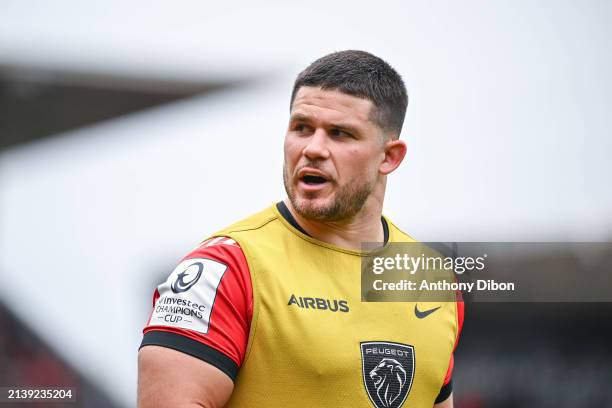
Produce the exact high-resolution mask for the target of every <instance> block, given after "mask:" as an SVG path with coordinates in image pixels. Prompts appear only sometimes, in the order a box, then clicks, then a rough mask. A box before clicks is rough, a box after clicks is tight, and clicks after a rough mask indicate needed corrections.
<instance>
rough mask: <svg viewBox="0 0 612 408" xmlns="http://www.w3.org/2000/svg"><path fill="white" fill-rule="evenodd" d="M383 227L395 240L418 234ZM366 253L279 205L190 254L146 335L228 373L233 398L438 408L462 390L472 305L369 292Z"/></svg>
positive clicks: (256, 403)
mask: <svg viewBox="0 0 612 408" xmlns="http://www.w3.org/2000/svg"><path fill="white" fill-rule="evenodd" d="M383 225H384V226H385V230H386V236H387V237H388V241H389V242H412V241H414V240H413V239H412V238H411V237H410V236H408V235H406V234H404V233H403V232H401V231H400V230H399V229H398V228H397V227H395V226H394V225H393V224H392V223H390V222H388V221H386V220H384V219H383ZM363 256H365V254H364V253H362V252H360V251H352V250H347V249H342V248H338V247H335V246H333V245H330V244H327V243H324V242H321V241H318V240H316V239H314V238H312V237H310V236H308V235H307V234H306V233H305V232H304V231H303V230H301V228H299V226H298V225H297V223H295V220H293V219H292V217H291V216H290V214H289V213H288V211H286V207H283V205H282V204H281V203H279V205H277V206H272V207H270V208H268V209H266V210H264V211H262V212H260V213H258V214H256V215H254V216H252V217H249V218H247V219H246V220H243V221H241V222H239V223H236V224H234V225H232V226H230V227H229V228H226V229H224V230H222V231H219V232H218V233H217V234H215V235H214V236H213V237H212V238H211V239H209V240H207V241H205V242H204V243H203V244H202V245H201V246H200V247H198V248H197V249H196V250H195V251H193V252H192V253H191V254H189V255H188V256H187V257H185V259H184V260H183V261H182V262H181V263H180V264H179V266H178V267H177V268H176V269H175V270H174V272H172V274H171V275H170V277H169V278H168V280H167V281H166V282H164V283H163V284H162V285H160V286H159V287H158V289H157V290H156V292H155V297H154V306H153V311H152V313H151V317H150V319H149V322H148V324H147V327H146V328H145V330H144V332H145V336H144V339H143V343H142V345H143V346H144V345H149V344H154V345H160V346H165V347H170V348H174V349H177V350H180V351H183V352H185V353H188V354H191V355H193V356H195V357H198V358H200V359H202V360H204V361H206V362H208V363H210V364H213V365H215V366H216V367H218V368H219V369H221V370H222V371H224V372H225V373H226V374H228V375H229V376H230V377H231V378H232V379H233V380H235V387H234V392H233V394H232V397H231V399H230V401H229V403H228V406H230V407H286V406H294V407H312V406H330V407H332V406H333V407H351V408H353V407H371V406H374V407H401V406H409V407H431V406H432V405H433V404H434V403H435V402H436V401H442V400H444V399H446V397H448V395H449V394H450V390H451V386H450V384H451V383H450V380H451V373H452V365H453V357H452V355H453V351H454V348H455V346H456V343H457V340H458V337H459V332H460V329H461V325H462V320H463V304H462V303H461V302H441V303H439V304H432V303H427V304H424V305H420V304H419V305H416V304H415V303H414V302H413V303H409V302H393V303H389V302H380V303H375V302H362V301H361V285H360V273H361V268H360V263H361V260H362V257H363ZM417 306H418V308H419V309H421V310H425V309H426V310H433V309H435V311H434V312H432V313H430V314H427V315H426V316H424V315H423V314H418V313H415V311H416V310H417Z"/></svg>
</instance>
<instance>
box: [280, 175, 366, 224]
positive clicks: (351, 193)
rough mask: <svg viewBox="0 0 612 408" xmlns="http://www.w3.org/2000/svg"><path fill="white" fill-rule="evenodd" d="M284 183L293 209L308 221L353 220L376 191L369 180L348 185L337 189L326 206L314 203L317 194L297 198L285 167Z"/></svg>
mask: <svg viewBox="0 0 612 408" xmlns="http://www.w3.org/2000/svg"><path fill="white" fill-rule="evenodd" d="M283 182H284V184H285V191H286V192H287V196H288V197H289V201H290V202H291V206H292V207H293V209H294V210H295V211H297V213H298V214H300V215H301V216H302V217H304V218H306V219H310V220H314V221H323V222H331V221H340V220H347V219H350V218H353V217H354V216H355V215H357V214H358V213H359V212H360V211H361V210H362V208H363V207H364V205H365V203H366V201H367V199H368V197H370V195H371V194H372V191H373V190H374V183H373V182H369V181H368V180H366V181H364V182H362V183H357V182H354V183H348V184H346V185H344V186H342V187H340V188H337V190H336V192H335V194H334V196H333V199H332V200H331V201H330V202H328V203H326V204H325V205H317V204H315V203H314V202H313V200H314V199H315V198H316V194H317V193H313V194H312V196H311V197H308V195H307V196H306V197H297V194H296V192H295V190H294V185H293V184H292V179H291V178H290V177H289V175H288V174H287V168H286V167H285V166H283ZM332 183H333V182H332Z"/></svg>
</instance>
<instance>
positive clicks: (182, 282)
mask: <svg viewBox="0 0 612 408" xmlns="http://www.w3.org/2000/svg"><path fill="white" fill-rule="evenodd" d="M203 270H204V265H203V264H202V262H194V263H192V264H191V265H187V266H186V267H185V269H183V271H182V272H181V273H179V274H178V275H177V276H176V279H175V280H174V282H172V284H171V285H170V288H171V289H172V291H173V292H174V293H181V292H185V291H186V290H189V288H191V287H192V286H193V285H195V284H196V283H197V282H198V279H200V276H202V271H203Z"/></svg>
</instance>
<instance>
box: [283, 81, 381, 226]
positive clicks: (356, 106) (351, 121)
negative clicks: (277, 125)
mask: <svg viewBox="0 0 612 408" xmlns="http://www.w3.org/2000/svg"><path fill="white" fill-rule="evenodd" d="M372 108H373V104H372V102H371V101H369V100H366V99H361V98H357V97H354V96H351V95H347V94H344V93H342V92H340V91H333V90H322V89H321V88H318V87H301V88H300V89H299V90H298V92H297V94H296V96H295V99H294V101H293V105H292V108H291V117H290V120H289V127H288V129H287V134H286V136H285V146H284V147H285V163H284V169H283V178H284V182H285V190H286V191H287V195H288V196H289V199H290V201H291V204H292V206H293V208H294V209H295V210H296V211H297V212H298V213H299V214H300V215H301V216H303V217H305V218H307V219H312V220H317V221H338V220H344V219H350V218H351V217H354V216H355V215H357V214H358V213H359V212H360V211H361V210H362V208H363V207H364V205H365V204H366V202H367V200H368V198H369V197H370V196H371V194H372V192H373V191H374V189H375V187H376V183H377V182H378V181H379V179H380V177H381V175H380V174H379V171H378V169H379V166H380V164H381V162H382V161H383V159H384V156H385V153H384V143H383V138H382V131H381V130H380V128H379V127H378V126H377V125H375V124H374V123H373V122H372V121H371V120H370V113H371V110H372Z"/></svg>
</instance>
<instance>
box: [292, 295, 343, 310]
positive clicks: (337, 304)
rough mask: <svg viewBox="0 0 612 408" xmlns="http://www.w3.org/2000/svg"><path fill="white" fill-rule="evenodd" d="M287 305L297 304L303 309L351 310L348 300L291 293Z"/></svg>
mask: <svg viewBox="0 0 612 408" xmlns="http://www.w3.org/2000/svg"><path fill="white" fill-rule="evenodd" d="M287 305H288V306H291V305H295V306H297V307H299V308H301V309H318V310H327V311H330V312H337V311H340V312H343V313H347V312H348V311H349V306H348V301H346V300H338V299H323V298H312V297H302V296H295V295H294V294H291V296H290V297H289V302H287Z"/></svg>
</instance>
